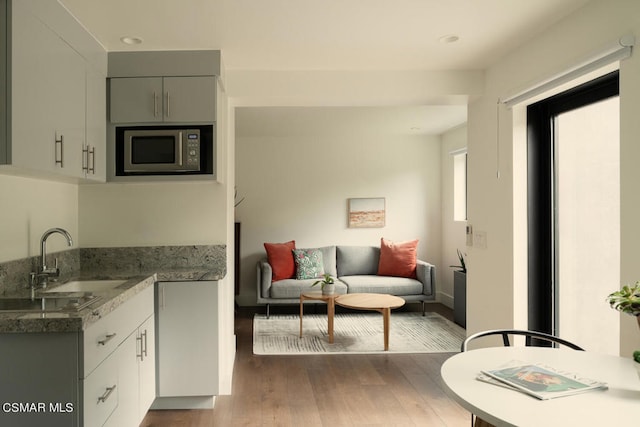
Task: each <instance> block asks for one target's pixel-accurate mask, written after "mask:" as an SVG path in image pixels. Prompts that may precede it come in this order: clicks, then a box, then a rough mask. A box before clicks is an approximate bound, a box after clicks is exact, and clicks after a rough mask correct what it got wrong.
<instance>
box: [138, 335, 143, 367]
mask: <svg viewBox="0 0 640 427" xmlns="http://www.w3.org/2000/svg"><path fill="white" fill-rule="evenodd" d="M136 341H138V342H139V343H140V354H138V344H137V343H136V357H139V358H140V361H141V362H142V361H143V360H144V350H143V349H142V335H140V336H138V337H136Z"/></svg>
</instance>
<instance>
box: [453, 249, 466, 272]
mask: <svg viewBox="0 0 640 427" xmlns="http://www.w3.org/2000/svg"><path fill="white" fill-rule="evenodd" d="M456 252H457V253H458V260H460V265H450V266H449V267H453V268H457V269H458V271H462V272H463V273H465V274H466V273H467V264H466V263H465V261H464V254H463V253H462V252H460V249H456Z"/></svg>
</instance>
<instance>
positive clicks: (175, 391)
mask: <svg viewBox="0 0 640 427" xmlns="http://www.w3.org/2000/svg"><path fill="white" fill-rule="evenodd" d="M216 298H217V294H216V287H215V282H160V283H158V311H157V312H156V316H157V324H158V329H157V333H158V335H157V337H156V339H157V349H158V354H157V359H156V363H157V364H158V377H157V378H158V380H157V381H158V396H159V397H172V396H212V395H216V394H217V384H218V379H217V352H216V348H217V347H216V339H217V338H216V335H217V333H216V331H217V322H216V315H215V313H216V307H217V302H216Z"/></svg>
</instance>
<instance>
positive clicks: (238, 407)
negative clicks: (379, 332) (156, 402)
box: [141, 304, 470, 427]
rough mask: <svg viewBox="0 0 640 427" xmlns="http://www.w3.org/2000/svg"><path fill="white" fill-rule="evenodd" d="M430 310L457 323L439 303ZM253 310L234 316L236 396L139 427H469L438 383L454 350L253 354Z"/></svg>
mask: <svg viewBox="0 0 640 427" xmlns="http://www.w3.org/2000/svg"><path fill="white" fill-rule="evenodd" d="M408 307H409V308H406V309H417V307H419V305H416V304H411V305H409V306H408ZM292 309H293V310H294V311H293V312H295V309H296V308H295V307H292V308H284V307H283V308H278V307H276V308H275V309H272V313H277V312H279V311H281V310H284V311H286V310H292ZM309 309H311V310H313V308H309ZM262 310H263V309H262ZM319 310H321V309H319ZM428 310H431V311H436V312H438V313H440V314H442V315H443V316H445V317H447V318H449V319H450V320H452V317H453V315H452V312H451V310H449V309H448V308H446V307H444V306H443V305H441V304H429V305H428ZM253 313H254V311H253V310H246V309H243V310H240V311H239V313H237V315H236V324H235V330H236V335H237V347H238V348H237V353H236V360H235V368H234V375H233V394H232V395H230V396H218V397H217V399H216V405H215V408H214V409H213V410H176V411H149V413H148V414H147V416H146V417H145V419H144V420H143V422H142V424H141V427H161V426H162V427H164V426H171V427H183V426H184V427H187V426H189V427H191V426H194V427H200V426H203V427H204V426H216V427H226V426H293V427H298V426H305V427H312V426H330V427H340V426H365V425H366V426H444V427H457V426H468V425H469V423H470V415H469V413H468V412H467V411H465V410H464V409H462V408H461V407H460V406H459V405H458V404H457V403H455V402H454V401H453V400H452V399H451V398H449V396H448V395H447V394H446V392H445V391H444V386H443V384H442V379H441V378H440V366H441V365H442V363H443V362H444V361H445V360H446V359H447V358H448V357H449V356H450V355H451V354H450V353H434V354H384V355H379V354H375V355H317V356H315V355H311V356H306V355H305V356H255V355H253V351H252V344H253V343H252V339H253V338H252V318H253ZM392 322H393V315H392Z"/></svg>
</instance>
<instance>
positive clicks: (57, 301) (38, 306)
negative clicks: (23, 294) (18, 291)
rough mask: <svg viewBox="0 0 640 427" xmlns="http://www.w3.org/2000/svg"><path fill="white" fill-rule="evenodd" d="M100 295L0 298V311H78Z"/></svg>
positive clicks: (98, 298)
mask: <svg viewBox="0 0 640 427" xmlns="http://www.w3.org/2000/svg"><path fill="white" fill-rule="evenodd" d="M100 299H102V297H99V296H94V295H82V296H65V297H58V296H56V297H49V296H45V297H38V298H34V299H33V300H32V299H31V298H0V312H25V311H29V312H33V311H37V312H48V311H78V310H82V309H83V308H85V307H88V306H90V305H91V304H93V303H95V302H98V301H99V300H100Z"/></svg>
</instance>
